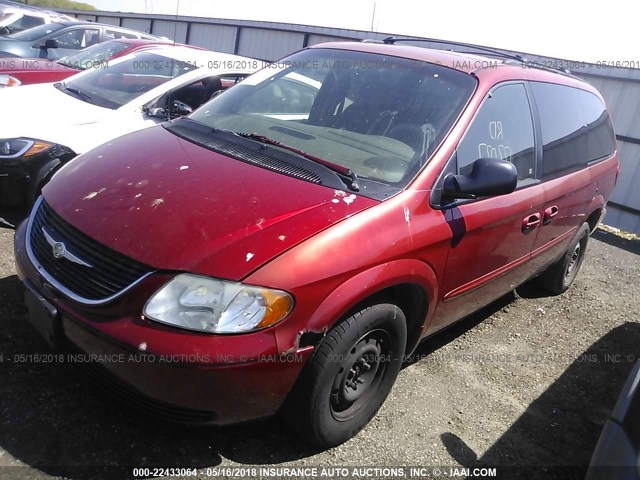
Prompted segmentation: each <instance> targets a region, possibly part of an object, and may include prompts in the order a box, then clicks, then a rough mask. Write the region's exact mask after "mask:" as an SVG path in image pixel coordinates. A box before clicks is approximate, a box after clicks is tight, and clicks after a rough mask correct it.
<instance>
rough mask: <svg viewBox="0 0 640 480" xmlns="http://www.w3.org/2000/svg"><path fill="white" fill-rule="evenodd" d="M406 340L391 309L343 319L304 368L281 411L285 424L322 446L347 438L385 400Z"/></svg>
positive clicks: (397, 311) (368, 310)
mask: <svg viewBox="0 0 640 480" xmlns="http://www.w3.org/2000/svg"><path fill="white" fill-rule="evenodd" d="M406 341H407V322H406V318H405V316H404V313H403V312H402V310H400V309H399V308H398V307H397V306H395V305H392V304H387V303H384V304H378V305H374V306H371V307H368V308H365V309H364V310H361V311H360V312H358V313H356V314H355V315H352V316H351V317H349V318H346V319H344V320H343V321H341V322H340V323H339V324H338V325H337V326H336V327H335V328H334V329H333V330H331V331H330V332H329V333H328V334H327V336H326V337H325V338H324V340H323V341H322V343H321V344H320V345H319V346H318V349H317V350H316V352H315V354H314V356H313V358H312V359H311V360H310V363H309V364H308V365H307V367H306V368H305V371H304V372H303V374H302V375H303V376H302V377H301V378H300V381H299V382H298V384H297V385H296V387H295V388H294V391H293V392H292V393H291V395H290V397H289V399H288V401H287V402H286V404H285V406H284V408H283V411H282V413H283V415H284V417H285V420H286V421H287V422H288V423H289V424H290V425H291V426H292V427H293V428H294V429H295V430H297V431H298V433H300V434H301V435H302V436H303V437H305V438H307V439H308V440H310V441H311V442H313V443H315V444H317V445H320V446H322V447H331V446H335V445H339V444H340V443H343V442H345V441H346V440H348V439H350V438H351V437H353V436H354V435H356V434H357V433H358V432H359V431H360V430H361V429H362V428H363V427H364V426H365V425H366V424H367V423H369V420H371V418H373V416H374V415H375V414H376V412H377V411H378V409H379V408H380V406H381V405H382V403H383V402H384V400H385V398H386V397H387V395H388V393H389V391H390V390H391V387H392V386H393V383H394V382H395V379H396V377H397V376H398V372H399V371H400V367H401V365H402V357H403V354H404V349H405V346H406Z"/></svg>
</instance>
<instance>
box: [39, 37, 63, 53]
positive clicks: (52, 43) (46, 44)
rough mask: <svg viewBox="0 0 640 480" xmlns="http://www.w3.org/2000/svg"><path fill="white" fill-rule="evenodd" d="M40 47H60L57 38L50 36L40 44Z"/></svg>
mask: <svg viewBox="0 0 640 480" xmlns="http://www.w3.org/2000/svg"><path fill="white" fill-rule="evenodd" d="M40 48H45V49H47V50H48V49H50V48H59V45H58V40H56V39H54V38H49V39H47V40H45V41H44V43H43V44H42V45H40Z"/></svg>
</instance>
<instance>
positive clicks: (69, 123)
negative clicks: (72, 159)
mask: <svg viewBox="0 0 640 480" xmlns="http://www.w3.org/2000/svg"><path fill="white" fill-rule="evenodd" d="M0 105H2V111H3V112H5V114H6V116H7V117H9V118H10V119H11V120H10V121H2V122H0V138H14V137H30V138H36V139H40V140H46V141H48V142H53V143H60V144H62V145H65V146H67V147H69V148H71V149H72V150H74V151H76V152H78V151H82V150H81V149H77V144H78V143H79V142H84V141H85V140H86V139H83V138H78V135H77V132H74V131H73V130H71V131H70V128H71V129H73V128H74V127H77V126H80V125H87V124H93V123H96V122H98V121H101V120H103V119H105V118H107V117H109V116H111V115H112V114H113V113H114V111H113V110H109V109H108V108H102V107H98V106H96V105H92V104H90V103H87V102H83V101H82V100H79V99H77V98H75V97H72V96H71V95H67V94H66V93H63V92H61V91H60V90H58V89H57V88H55V87H54V86H53V84H51V83H43V84H35V85H21V86H19V87H12V88H3V89H0ZM74 137H75V138H76V139H75V140H74Z"/></svg>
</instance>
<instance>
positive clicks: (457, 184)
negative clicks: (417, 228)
mask: <svg viewBox="0 0 640 480" xmlns="http://www.w3.org/2000/svg"><path fill="white" fill-rule="evenodd" d="M517 184H518V172H517V171H516V167H515V165H513V163H511V162H507V161H506V160H498V159H496V158H479V159H478V160H476V161H475V162H473V163H472V164H471V172H470V173H469V174H467V175H452V174H449V175H447V176H446V177H445V179H444V184H443V186H442V193H443V195H444V196H445V197H447V198H477V197H489V196H495V195H506V194H508V193H511V192H513V191H514V190H515V189H516V185H517Z"/></svg>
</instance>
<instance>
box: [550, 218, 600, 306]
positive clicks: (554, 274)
mask: <svg viewBox="0 0 640 480" xmlns="http://www.w3.org/2000/svg"><path fill="white" fill-rule="evenodd" d="M589 232H590V229H589V225H588V224H587V223H583V224H582V227H580V230H578V233H577V234H576V236H575V240H574V241H573V242H572V243H571V245H569V248H568V249H567V251H566V252H565V253H564V255H563V256H562V258H561V259H560V260H558V261H557V262H556V263H554V264H553V265H551V266H550V267H549V268H547V269H546V270H545V271H544V272H542V274H541V275H540V276H539V277H538V283H539V284H540V285H541V286H542V287H544V288H545V289H547V290H548V291H550V292H551V293H554V294H555V295H560V294H561V293H564V292H565V291H567V289H568V288H569V287H570V286H571V284H572V283H573V281H574V280H575V278H576V275H578V271H579V270H580V267H581V266H582V262H583V260H584V254H585V252H586V250H587V242H588V240H589Z"/></svg>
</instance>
